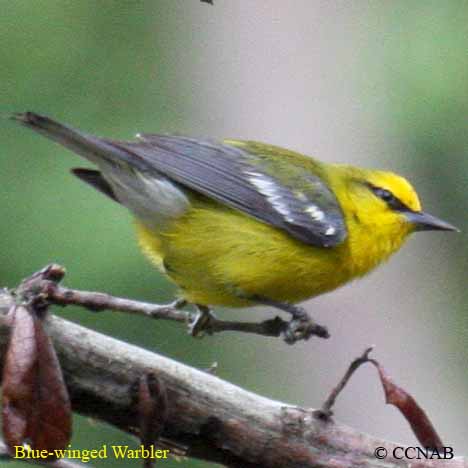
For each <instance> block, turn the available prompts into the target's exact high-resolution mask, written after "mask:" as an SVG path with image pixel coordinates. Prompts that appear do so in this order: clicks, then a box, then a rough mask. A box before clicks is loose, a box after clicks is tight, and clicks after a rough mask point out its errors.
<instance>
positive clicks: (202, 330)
mask: <svg viewBox="0 0 468 468" xmlns="http://www.w3.org/2000/svg"><path fill="white" fill-rule="evenodd" d="M196 307H197V314H196V315H195V317H194V318H193V320H191V321H190V322H189V324H188V332H189V334H190V335H192V336H193V337H196V338H203V336H204V335H205V334H208V335H212V334H213V328H212V326H213V323H214V322H215V321H216V316H215V315H214V314H213V313H212V312H211V310H210V309H209V308H208V307H206V306H201V305H197V306H196Z"/></svg>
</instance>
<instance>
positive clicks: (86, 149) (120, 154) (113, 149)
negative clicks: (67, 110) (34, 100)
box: [11, 112, 135, 165]
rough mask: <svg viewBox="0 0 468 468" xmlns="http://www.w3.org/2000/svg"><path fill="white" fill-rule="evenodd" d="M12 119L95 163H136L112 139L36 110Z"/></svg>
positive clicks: (13, 116) (18, 114) (12, 116)
mask: <svg viewBox="0 0 468 468" xmlns="http://www.w3.org/2000/svg"><path fill="white" fill-rule="evenodd" d="M11 119H13V120H16V121H17V122H19V123H20V124H22V125H24V126H25V127H28V128H31V129H32V130H34V131H35V132H37V133H40V134H41V135H44V136H46V137H47V138H50V139H51V140H54V141H56V142H57V143H60V144H61V145H63V146H65V147H67V148H69V149H70V150H72V151H74V152H75V153H77V154H79V155H80V156H83V157H84V158H86V159H88V160H89V161H91V162H93V163H94V164H98V165H100V164H99V163H100V162H104V161H105V162H108V163H111V164H115V163H118V162H126V163H130V164H132V163H133V164H132V165H135V159H134V158H133V157H132V155H131V154H130V153H129V152H128V151H125V150H124V149H122V148H119V147H118V146H116V145H115V144H113V142H112V141H111V140H106V139H104V138H99V137H95V136H93V135H88V134H87V133H84V132H81V131H79V130H76V129H74V128H71V127H68V126H67V125H63V124H61V123H59V122H57V121H56V120H53V119H51V118H49V117H45V116H43V115H39V114H35V113H34V112H24V113H17V114H12V115H11Z"/></svg>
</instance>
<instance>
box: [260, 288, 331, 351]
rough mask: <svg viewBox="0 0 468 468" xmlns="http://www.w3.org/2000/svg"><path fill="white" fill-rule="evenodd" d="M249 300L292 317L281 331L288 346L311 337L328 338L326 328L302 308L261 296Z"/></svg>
mask: <svg viewBox="0 0 468 468" xmlns="http://www.w3.org/2000/svg"><path fill="white" fill-rule="evenodd" d="M251 300H253V301H255V302H257V303H258V304H264V305H268V306H271V307H275V308H277V309H279V310H283V311H285V312H288V313H290V314H291V315H292V320H291V321H290V322H288V323H287V324H286V326H285V328H284V331H283V335H284V341H285V342H286V343H288V344H294V343H295V342H296V341H299V340H308V339H309V338H310V337H311V336H318V337H320V338H329V337H330V334H329V333H328V330H327V328H326V327H324V326H322V325H319V324H318V323H316V322H315V321H314V320H313V319H312V317H310V315H309V314H308V313H307V312H306V311H305V310H304V309H303V308H302V307H299V306H296V305H294V304H290V303H287V302H279V301H275V300H272V299H269V298H267V297H262V296H254V297H253V298H251Z"/></svg>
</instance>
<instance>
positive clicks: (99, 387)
mask: <svg viewBox="0 0 468 468" xmlns="http://www.w3.org/2000/svg"><path fill="white" fill-rule="evenodd" d="M43 286H44V285H43ZM38 287H39V286H38ZM20 288H21V286H20ZM39 289H40V287H39ZM16 300H17V297H15V295H14V293H13V292H11V291H8V290H5V289H4V290H0V357H3V355H4V352H5V346H6V343H7V341H8V334H9V328H8V319H7V318H6V316H7V313H8V311H9V310H10V308H11V307H12V306H13V305H14V304H15V301H16ZM45 300H47V294H45ZM151 307H152V308H153V309H155V308H157V307H158V306H155V305H151ZM161 307H162V306H161ZM46 324H47V329H48V332H49V334H50V336H51V338H52V340H53V342H54V345H55V347H56V350H57V353H58V356H59V359H60V363H61V365H62V368H63V372H64V375H65V380H66V383H67V386H68V390H69V393H70V398H71V401H72V406H73V410H74V411H77V412H79V413H81V414H83V415H88V416H92V417H93V418H94V419H99V420H101V421H104V422H107V423H109V424H111V425H113V426H115V427H117V428H119V429H121V430H122V431H125V432H128V433H131V434H136V433H137V429H136V428H137V427H138V422H137V419H138V415H137V414H136V411H135V405H134V401H133V399H132V395H133V390H132V387H133V386H134V384H135V382H137V381H138V379H139V378H140V377H141V376H142V375H144V374H147V373H153V374H155V375H156V376H157V377H158V379H160V380H161V381H162V382H163V384H164V386H165V388H166V389H167V395H168V402H169V408H168V411H169V417H168V420H167V423H166V425H165V428H164V433H163V437H164V439H165V440H167V441H171V443H174V444H175V445H177V446H181V447H183V448H184V450H185V453H186V455H187V456H189V457H195V458H199V459H204V460H209V461H213V462H218V463H221V464H223V465H225V466H230V467H239V468H240V467H242V468H251V467H265V468H280V467H281V468H299V467H301V468H307V467H334V468H339V467H343V468H344V467H358V466H359V467H380V468H383V467H388V468H390V467H397V466H398V467H405V466H407V467H409V466H410V465H411V466H414V462H413V463H411V460H396V459H393V458H392V457H391V456H389V457H388V458H386V459H385V460H379V459H377V458H376V457H375V450H376V448H377V447H385V448H386V450H387V451H388V453H389V454H391V453H392V451H393V450H394V448H395V447H397V445H396V444H393V443H390V442H387V441H383V440H379V439H376V438H373V437H371V436H369V435H366V434H362V433H360V432H358V431H356V430H354V429H352V428H350V427H346V426H344V425H342V424H339V423H337V422H334V421H333V420H323V419H321V418H320V417H317V414H319V413H317V412H315V411H314V410H313V409H306V408H300V407H296V406H291V405H288V404H285V403H281V402H278V401H273V400H270V399H267V398H264V397H262V396H259V395H256V394H253V393H251V392H248V391H246V390H244V389H242V388H240V387H238V386H235V385H233V384H230V383H228V382H226V381H224V380H222V379H220V378H218V377H215V376H213V375H211V374H209V373H207V372H203V371H200V370H197V369H194V368H193V367H190V366H187V365H184V364H182V363H179V362H176V361H174V360H172V359H169V358H167V357H163V356H160V355H158V354H155V353H151V352H149V351H145V350H144V349H141V348H138V347H136V346H133V345H130V344H128V343H124V342H122V341H118V340H116V339H114V338H111V337H109V336H105V335H102V334H100V333H97V332H95V331H92V330H90V329H87V328H84V327H82V326H80V325H77V324H75V323H72V322H69V321H67V320H64V319H62V318H59V317H57V316H54V315H49V316H48V317H47V319H46ZM187 339H189V338H187ZM136 445H137V443H136ZM435 464H436V463H435V462H429V461H421V462H419V463H418V467H426V466H427V467H429V466H435ZM437 466H439V467H441V466H451V467H460V468H461V467H468V462H467V460H466V459H465V458H457V459H455V460H451V461H444V462H441V461H438V462H437Z"/></svg>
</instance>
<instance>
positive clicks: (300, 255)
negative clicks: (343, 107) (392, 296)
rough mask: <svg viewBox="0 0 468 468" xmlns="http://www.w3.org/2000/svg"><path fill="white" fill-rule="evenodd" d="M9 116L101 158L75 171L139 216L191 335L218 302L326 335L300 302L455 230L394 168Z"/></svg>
mask: <svg viewBox="0 0 468 468" xmlns="http://www.w3.org/2000/svg"><path fill="white" fill-rule="evenodd" d="M11 118H12V119H13V120H15V121H17V122H19V123H20V124H22V125H23V126H25V127H27V128H30V129H32V130H34V131H35V132H37V133H39V134H41V135H43V136H45V137H47V138H49V139H51V140H54V141H55V142H58V143H59V144H61V145H63V146H65V147H66V148H68V149H70V150H72V151H73V152H75V153H77V154H78V155H80V156H82V157H84V158H85V159H87V160H88V161H89V162H91V163H92V164H93V165H94V166H95V168H93V169H90V168H74V169H72V172H73V174H74V175H75V176H76V177H78V178H79V179H80V180H82V181H83V182H85V183H86V184H88V185H90V186H92V187H93V188H94V189H97V190H98V191H99V192H101V193H102V194H104V195H106V196H107V197H108V198H110V199H112V200H113V201H115V202H117V203H119V204H120V205H123V206H124V207H126V208H127V209H128V210H130V212H131V213H132V214H133V216H134V219H135V227H136V231H137V237H138V241H139V244H140V246H141V249H142V251H143V252H144V253H145V254H146V255H147V256H148V257H149V258H150V259H151V261H152V262H153V263H154V264H155V265H156V266H157V267H158V268H159V269H160V271H161V272H162V273H164V274H165V275H166V276H167V277H168V278H169V279H170V280H172V281H173V282H174V283H175V284H176V285H177V286H178V290H179V292H178V294H179V297H180V298H181V299H183V300H184V301H186V302H187V303H191V304H193V305H195V306H196V307H197V310H198V311H199V314H198V319H197V321H196V324H192V325H193V328H192V331H193V334H198V333H201V332H202V330H203V329H204V328H209V323H210V317H212V315H211V309H212V308H213V307H215V306H226V307H230V308H236V307H249V306H256V305H269V306H272V307H275V308H277V309H280V310H283V311H286V312H289V313H290V314H291V316H292V318H291V320H290V321H289V322H284V323H285V326H283V327H282V328H281V334H282V335H283V337H284V340H285V341H286V343H289V344H292V343H295V342H296V341H298V340H301V339H308V338H309V337H310V336H312V335H318V336H321V337H328V336H329V334H328V330H327V329H326V327H323V326H321V325H318V324H316V323H315V321H314V320H313V319H312V318H311V317H310V316H309V314H308V313H306V312H305V310H304V309H303V308H302V307H301V306H299V305H298V304H299V303H300V302H302V301H304V300H306V299H309V298H313V297H315V296H318V295H320V294H323V293H327V292H329V291H332V290H334V289H336V288H338V287H340V286H342V285H344V284H346V283H348V282H349V281H351V280H353V279H355V278H358V277H362V276H364V275H366V274H367V273H369V272H370V271H371V270H373V269H374V268H375V267H377V266H378V265H379V264H381V263H382V262H383V261H385V260H386V259H387V258H388V257H389V256H390V255H391V254H393V253H394V252H396V251H397V250H399V249H400V247H401V246H402V245H403V243H404V242H405V240H406V239H407V238H408V236H409V235H410V234H412V233H414V232H418V231H427V230H440V231H457V228H456V227H455V226H453V225H451V224H449V223H447V222H445V221H443V220H441V219H438V218H436V217H435V216H432V215H430V214H428V213H426V212H424V211H422V209H421V203H420V201H419V198H418V195H417V193H416V191H415V189H414V188H413V187H412V185H411V184H410V183H409V182H408V181H407V180H406V179H405V178H403V177H402V176H400V175H397V174H395V173H393V172H389V171H382V170H371V169H365V168H360V167H355V166H351V165H346V164H331V163H325V162H322V161H319V160H318V159H314V158H312V157H309V156H306V155H302V154H300V153H297V152H294V151H291V150H287V149H284V148H280V147H277V146H273V145H269V144H265V143H259V142H256V141H244V140H231V139H229V140H220V141H216V140H213V139H196V138H190V137H185V136H178V135H164V134H137V135H136V139H134V140H132V141H123V140H122V141H121V140H114V139H108V138H101V137H97V136H94V135H91V134H88V133H85V132H82V131H80V130H76V129H74V128H72V127H70V126H67V125H65V124H62V123H59V122H58V121H56V120H53V119H51V118H49V117H46V116H43V115H40V114H37V113H34V112H23V113H15V114H12V115H11Z"/></svg>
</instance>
